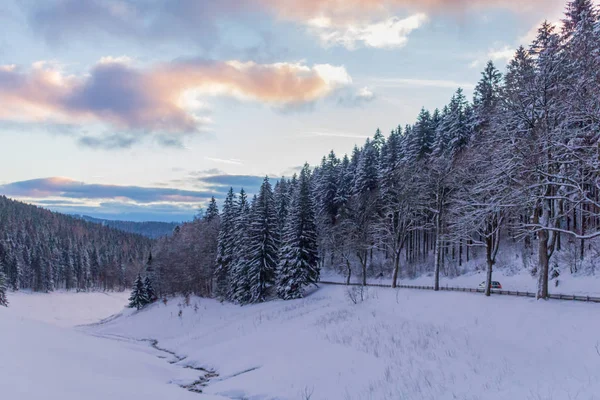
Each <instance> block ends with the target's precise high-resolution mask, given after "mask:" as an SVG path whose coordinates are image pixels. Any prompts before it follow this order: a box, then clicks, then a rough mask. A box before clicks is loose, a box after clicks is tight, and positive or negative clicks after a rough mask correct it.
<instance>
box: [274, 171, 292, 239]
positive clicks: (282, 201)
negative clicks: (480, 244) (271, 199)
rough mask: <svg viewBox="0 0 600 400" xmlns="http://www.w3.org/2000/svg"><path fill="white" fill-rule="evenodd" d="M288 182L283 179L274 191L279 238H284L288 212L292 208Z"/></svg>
mask: <svg viewBox="0 0 600 400" xmlns="http://www.w3.org/2000/svg"><path fill="white" fill-rule="evenodd" d="M288 185H289V183H288V181H287V180H286V179H285V178H284V177H282V178H281V179H280V180H279V181H278V182H277V183H276V184H275V189H274V190H273V195H274V196H275V207H276V208H277V234H278V235H279V238H281V237H283V230H284V228H285V221H286V219H287V215H288V210H289V207H290V194H289V190H288Z"/></svg>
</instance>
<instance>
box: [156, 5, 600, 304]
mask: <svg viewBox="0 0 600 400" xmlns="http://www.w3.org/2000/svg"><path fill="white" fill-rule="evenodd" d="M599 134H600V22H599V20H598V11H597V10H596V9H595V6H594V5H593V3H592V1H590V0H576V1H571V2H569V3H568V5H567V8H566V14H565V17H564V20H563V24H562V27H561V28H557V27H555V26H553V25H552V24H550V23H548V22H544V23H543V24H542V25H541V26H540V27H539V29H538V31H537V37H536V38H535V40H534V41H533V43H532V44H531V45H530V46H529V47H527V48H526V47H520V48H518V49H517V50H516V52H515V55H514V58H513V59H512V60H511V61H510V62H509V64H508V66H507V69H506V71H505V73H504V74H503V73H501V72H500V71H499V70H498V69H497V68H496V67H495V66H494V64H493V63H492V62H489V63H488V64H487V66H486V68H485V70H484V71H483V72H482V74H481V79H480V81H479V82H478V83H477V85H476V88H475V91H474V96H473V99H472V101H469V99H467V98H466V96H465V94H464V93H463V91H462V90H461V89H458V90H457V91H456V93H455V94H454V95H453V96H452V98H451V99H450V102H449V103H448V104H447V105H446V106H444V107H443V108H442V109H436V110H434V111H429V110H426V109H423V110H422V111H421V112H420V114H419V115H418V117H417V121H416V122H415V123H414V124H411V125H406V126H398V127H396V128H395V129H393V130H392V131H391V132H390V133H389V135H387V137H386V136H384V135H383V133H382V132H381V131H380V130H377V131H376V133H375V135H374V136H373V138H372V139H369V140H367V141H366V142H365V143H364V145H363V146H362V147H360V148H359V147H356V148H354V151H353V152H352V154H350V155H344V156H342V157H338V156H337V155H336V154H335V153H334V152H333V151H332V152H331V153H330V154H328V155H327V156H325V157H324V158H323V160H322V162H321V164H320V165H319V166H316V167H315V168H313V169H310V168H309V167H308V166H305V167H304V169H303V170H302V173H301V174H300V176H299V177H296V176H294V177H293V178H292V179H285V178H282V179H281V180H279V181H278V182H277V183H276V184H275V187H274V188H271V184H270V183H269V182H268V179H266V180H265V182H264V184H263V186H262V188H261V191H260V193H259V195H258V196H257V197H255V198H254V199H253V200H251V201H249V200H248V199H247V197H246V194H245V193H244V192H243V191H242V192H241V193H240V195H239V196H236V195H234V193H233V190H232V191H230V193H229V196H228V197H227V199H226V200H225V202H224V205H223V207H222V212H221V214H219V213H218V212H217V209H216V204H215V202H214V201H213V202H212V203H211V206H210V207H209V209H208V211H207V213H206V215H205V217H204V218H201V219H197V220H196V221H194V222H191V223H187V224H184V225H183V226H182V227H181V228H180V229H178V230H177V232H176V233H175V235H174V236H173V237H171V238H166V239H162V240H161V241H160V242H159V243H158V245H157V253H156V257H155V262H154V267H153V268H154V271H155V272H154V273H155V274H158V277H157V284H158V285H157V286H158V290H159V292H160V293H174V292H183V293H190V292H196V293H199V294H203V295H215V296H218V297H220V298H222V299H226V300H231V301H235V302H238V303H241V304H244V303H248V302H257V301H263V300H265V299H266V298H267V297H268V295H274V294H275V293H277V294H278V295H279V296H280V297H282V298H294V297H299V296H301V295H302V288H303V287H306V286H307V285H310V284H312V283H314V282H315V281H317V280H318V276H319V270H320V268H322V267H329V268H333V269H336V270H338V271H339V272H342V273H344V274H346V275H347V277H348V280H349V279H350V277H351V275H352V274H353V273H359V274H360V276H361V280H362V282H366V279H367V275H368V274H370V273H371V274H372V273H374V272H375V267H377V268H378V269H377V270H378V271H381V273H383V274H384V275H389V276H390V277H391V282H390V283H391V285H392V286H395V285H396V284H397V281H398V278H399V277H401V276H414V275H415V274H417V273H418V272H432V275H433V281H434V284H435V287H436V288H439V277H440V273H444V274H447V275H452V274H456V273H457V267H459V266H460V265H461V264H462V263H463V262H466V261H469V257H473V255H474V253H475V254H477V255H478V256H481V257H484V260H485V261H484V262H485V265H486V269H487V281H488V283H489V282H490V281H491V279H492V271H493V268H494V265H495V264H496V262H497V257H498V254H499V250H500V249H501V248H502V247H503V246H504V247H506V246H507V244H508V242H510V244H511V246H514V244H518V246H520V248H521V249H522V258H523V265H524V267H527V268H528V269H529V270H530V272H531V273H532V274H534V275H536V276H537V277H538V297H540V298H546V297H547V295H548V282H549V280H550V279H552V276H553V275H556V274H557V273H558V272H557V271H556V270H553V269H555V266H556V263H555V262H552V260H555V258H556V253H557V252H569V254H571V255H573V257H572V260H573V261H572V263H571V264H570V268H571V271H572V272H576V271H577V269H578V268H579V267H581V266H582V265H583V264H582V260H583V259H584V258H585V256H586V252H589V251H591V249H593V247H592V244H593V243H594V239H595V238H596V237H598V236H600V229H599V227H600V193H599V176H598V174H599V171H600V165H599V164H600V145H599V143H600V142H599ZM417 267H419V268H424V270H423V269H421V270H419V271H417V269H416V268H417ZM587 268H589V269H591V271H590V272H594V271H593V270H594V269H595V264H593V262H592V263H591V264H589V265H588V266H587ZM489 286H490V285H489V284H488V285H487V287H488V290H487V293H486V294H488V295H489Z"/></svg>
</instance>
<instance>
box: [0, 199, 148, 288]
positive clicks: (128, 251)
mask: <svg viewBox="0 0 600 400" xmlns="http://www.w3.org/2000/svg"><path fill="white" fill-rule="evenodd" d="M151 243H152V241H151V240H150V239H148V238H145V237H143V236H140V235H135V234H131V233H125V232H122V231H120V230H116V229H112V228H110V227H106V226H101V225H98V224H94V223H91V222H86V221H83V220H81V219H78V218H74V217H71V216H68V215H63V214H59V213H55V212H51V211H48V210H46V209H43V208H39V207H36V206H33V205H29V204H25V203H21V202H18V201H14V200H11V199H8V198H7V197H4V196H0V270H3V271H4V273H5V275H6V276H7V280H8V284H9V287H10V288H12V289H13V290H14V289H33V290H36V291H52V290H54V289H59V288H66V289H77V290H88V289H123V288H125V287H128V286H130V284H131V282H132V281H133V277H134V275H135V274H136V273H137V271H138V270H139V267H140V265H142V264H143V262H144V260H145V259H146V258H147V257H148V253H149V251H150V246H151Z"/></svg>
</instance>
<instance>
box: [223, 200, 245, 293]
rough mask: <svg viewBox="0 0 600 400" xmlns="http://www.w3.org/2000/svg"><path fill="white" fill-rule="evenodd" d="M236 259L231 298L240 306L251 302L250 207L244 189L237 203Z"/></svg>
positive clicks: (230, 289) (233, 268)
mask: <svg viewBox="0 0 600 400" xmlns="http://www.w3.org/2000/svg"><path fill="white" fill-rule="evenodd" d="M235 209H236V215H235V246H234V249H233V254H234V258H233V260H232V266H231V269H230V273H229V296H228V297H229V298H230V299H231V300H232V301H234V302H236V303H240V304H246V303H248V302H249V301H250V288H249V282H248V226H249V222H250V221H249V217H250V205H249V204H248V196H247V195H246V192H245V191H244V189H242V190H241V191H240V195H239V197H238V200H237V202H236V207H235Z"/></svg>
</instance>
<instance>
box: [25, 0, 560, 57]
mask: <svg viewBox="0 0 600 400" xmlns="http://www.w3.org/2000/svg"><path fill="white" fill-rule="evenodd" d="M22 3H23V7H24V9H25V12H26V14H27V15H28V16H29V23H30V25H31V26H32V27H33V29H34V30H35V31H36V32H37V33H38V34H40V35H41V36H43V37H44V38H45V39H46V40H47V41H48V42H51V43H70V42H72V41H73V39H80V38H82V37H92V38H94V39H97V38H98V37H99V35H109V36H112V37H116V38H118V39H119V40H120V41H122V40H126V39H130V40H135V41H137V42H138V43H141V44H143V45H147V44H148V43H151V42H152V43H164V42H171V43H177V44H179V45H181V44H182V43H184V44H188V45H192V46H199V47H202V48H205V49H210V48H212V47H215V46H218V45H219V44H220V39H219V38H220V31H221V29H223V21H225V22H227V21H234V22H239V21H242V20H244V19H245V20H250V18H251V17H250V18H249V17H248V15H252V16H253V17H255V18H254V20H255V21H256V20H257V18H256V14H259V18H258V20H261V18H260V17H264V16H261V15H260V14H265V15H270V16H274V17H275V18H277V19H279V20H287V21H292V22H295V23H300V24H303V25H306V26H311V22H310V21H313V22H314V20H315V19H321V20H327V21H329V24H330V25H331V26H332V27H333V28H328V29H327V30H326V31H325V32H323V31H319V30H317V33H318V34H319V36H320V37H321V35H323V34H327V33H329V34H331V35H332V39H330V41H331V40H333V43H336V44H342V43H344V44H348V43H354V45H357V44H358V43H363V44H364V45H368V46H371V47H377V48H390V47H400V46H402V45H403V44H404V42H405V38H406V35H407V34H408V33H409V32H406V29H407V28H406V24H407V22H406V21H405V20H403V19H399V18H397V17H395V16H397V15H406V13H407V12H409V13H413V14H414V13H426V14H434V13H447V12H452V13H462V12H464V11H468V10H473V9H475V10H476V9H481V8H490V7H492V8H503V9H509V10H511V11H514V12H519V13H524V12H535V11H537V10H540V9H546V8H549V4H548V3H552V1H549V0H531V1H526V2H517V1H513V0H219V1H199V0H178V1H175V2H174V1H169V0H152V1H136V0H47V1H44V2H40V1H35V0H23V1H22ZM417 15H419V14H417ZM410 18H412V17H410ZM413 24H414V22H413ZM312 25H314V24H312ZM312 28H314V26H312ZM413 29H414V28H413ZM313 31H314V30H313ZM259 46H260V43H259Z"/></svg>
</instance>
